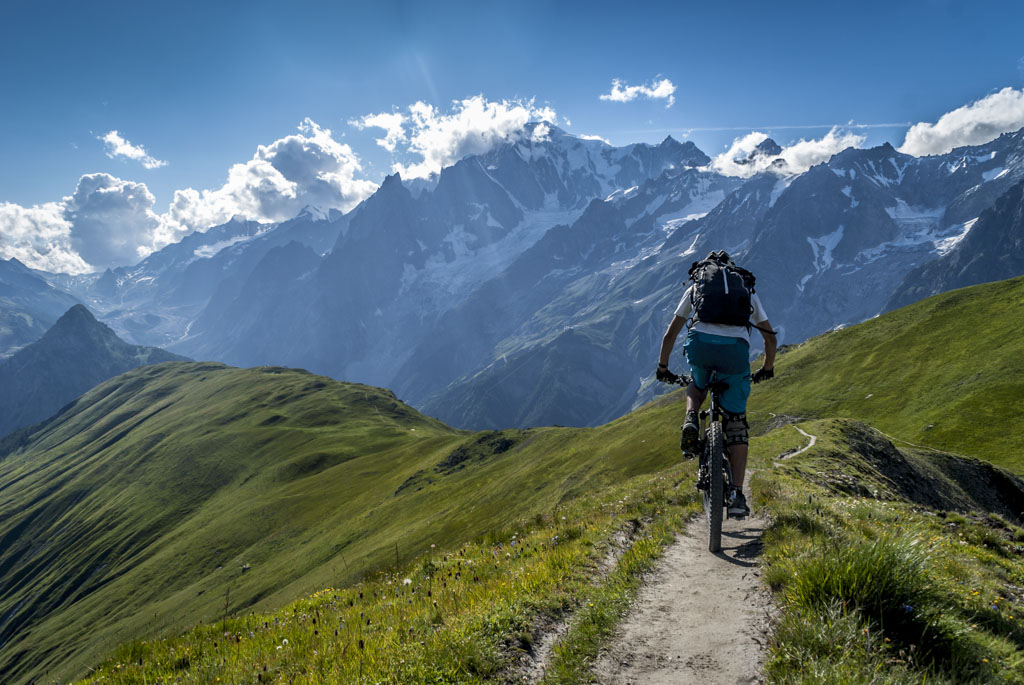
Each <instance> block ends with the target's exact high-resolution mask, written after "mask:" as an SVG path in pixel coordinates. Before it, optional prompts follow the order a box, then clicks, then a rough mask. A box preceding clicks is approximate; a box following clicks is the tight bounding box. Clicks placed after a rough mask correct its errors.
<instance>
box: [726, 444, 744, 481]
mask: <svg viewBox="0 0 1024 685" xmlns="http://www.w3.org/2000/svg"><path fill="white" fill-rule="evenodd" d="M727 451H728V452H729V464H730V465H731V466H732V478H733V483H734V484H735V485H736V486H737V487H741V488H742V487H743V476H744V475H746V472H747V453H748V446H747V445H746V444H737V445H729V449H728V450H727Z"/></svg>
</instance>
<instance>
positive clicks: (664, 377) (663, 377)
mask: <svg viewBox="0 0 1024 685" xmlns="http://www.w3.org/2000/svg"><path fill="white" fill-rule="evenodd" d="M655 377H656V378H657V379H658V380H659V381H661V382H662V383H675V382H676V381H678V380H679V376H677V375H675V374H674V373H672V372H671V371H669V370H668V367H667V366H661V365H660V364H659V365H658V372H657V373H656V374H655Z"/></svg>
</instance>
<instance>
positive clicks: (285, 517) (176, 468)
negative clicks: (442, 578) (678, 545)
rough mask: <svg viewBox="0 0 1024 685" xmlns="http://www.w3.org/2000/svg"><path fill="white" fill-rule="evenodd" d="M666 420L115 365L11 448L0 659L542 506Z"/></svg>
mask: <svg viewBox="0 0 1024 685" xmlns="http://www.w3.org/2000/svg"><path fill="white" fill-rule="evenodd" d="M677 421H678V406H677V405H675V404H674V401H672V400H669V401H664V402H661V403H658V404H656V405H654V406H651V407H649V408H647V409H646V410H644V411H642V412H638V413H636V414H632V415H630V416H627V417H624V418H623V419H620V420H618V421H616V422H613V423H611V424H608V425H607V426H603V427H601V428H597V429H586V430H583V429H561V428H549V429H537V430H532V431H510V432H506V433H501V434H488V433H485V434H476V435H474V434H469V433H465V432H461V431H454V430H452V429H450V428H448V427H446V426H444V425H443V424H440V423H439V422H437V421H435V420H433V419H429V418H427V417H424V416H422V415H420V414H418V413H417V412H415V411H414V410H412V409H410V408H408V407H407V406H405V405H403V404H401V403H399V402H397V401H396V400H395V399H394V398H393V397H392V396H391V395H390V394H389V393H387V392H386V391H381V390H377V389H374V388H369V387H366V386H358V385H350V384H344V383H337V382H334V381H331V380H330V379H326V378H322V377H317V376H313V375H310V374H308V373H305V372H302V371H293V370H284V369H266V368H265V369H250V370H241V369H233V368H230V367H225V366H221V365H217V364H165V365H158V366H154V367H147V368H143V369H138V370H136V371H133V372H130V373H128V374H125V375H123V376H119V377H117V378H115V379H113V380H111V381H109V382H108V383H106V384H104V385H102V386H99V387H98V388H96V389H94V390H93V391H92V392H90V393H89V394H87V395H86V396H84V397H83V398H82V399H80V400H79V401H78V402H77V403H76V404H75V405H73V406H72V407H70V408H69V409H67V410H66V411H65V412H63V413H62V414H61V415H59V416H57V417H55V418H54V419H53V420H51V421H49V422H48V423H46V424H42V425H41V426H40V427H38V428H37V429H35V431H34V432H32V433H30V434H28V435H19V436H18V439H19V440H20V441H21V442H22V443H24V444H21V445H20V446H18V445H13V444H12V443H10V442H9V443H7V444H6V446H5V448H6V449H7V450H11V449H12V448H16V449H14V451H13V452H11V453H10V454H8V455H7V456H6V457H5V458H4V459H3V460H2V461H0V540H2V541H3V545H4V548H5V554H4V559H3V561H0V617H2V620H3V624H2V625H0V631H2V633H0V634H2V636H3V638H2V639H3V647H2V650H0V673H3V674H4V677H3V679H4V680H23V679H26V678H28V677H32V676H39V675H41V674H44V673H45V674H46V675H47V676H52V677H57V676H62V677H66V676H67V675H68V674H73V673H81V672H82V670H83V669H84V668H86V667H87V666H88V665H90V664H94V663H95V662H96V661H98V660H99V658H100V657H101V656H102V655H103V654H105V653H106V652H108V651H109V650H110V649H112V648H113V647H114V646H115V645H116V644H118V643H120V642H123V641H125V640H128V639H131V638H134V637H140V636H148V635H153V634H160V633H166V632H172V631H175V630H179V629H181V628H182V627H184V626H187V625H191V624H194V623H195V622H197V621H199V620H210V619H214V618H217V617H219V616H220V615H221V614H222V613H223V612H224V609H225V606H227V609H228V610H229V611H232V612H235V611H239V610H241V609H244V608H246V607H250V606H256V607H259V608H263V609H267V608H273V607H277V606H281V605H282V604H284V603H285V602H286V601H290V600H292V599H294V598H295V597H296V596H300V595H302V594H304V593H307V592H310V591H313V590H315V589H318V588H321V587H326V586H332V585H333V586H338V585H343V584H347V583H350V582H352V581H354V580H357V579H358V578H360V577H362V576H363V575H364V574H366V573H368V572H370V571H373V570H376V569H381V568H386V567H388V566H394V564H395V561H396V546H397V555H398V558H399V560H400V561H402V562H405V561H407V560H408V559H409V558H411V557H412V556H414V555H416V554H419V553H422V552H423V551H425V550H427V549H429V548H430V545H432V544H436V545H437V546H438V547H441V548H450V547H454V546H456V545H458V544H461V543H463V542H465V541H466V540H468V539H472V538H474V537H476V536H478V535H481V534H483V533H485V532H488V531H492V530H495V529H500V528H503V527H505V526H507V525H509V523H510V522H511V521H515V520H517V519H518V518H519V517H523V516H530V515H533V514H536V513H543V512H549V511H550V510H551V508H552V507H554V506H556V505H558V503H559V502H561V501H563V500H566V499H569V498H572V497H574V496H576V495H579V494H581V493H586V492H589V491H593V490H599V489H602V488H605V487H606V486H608V485H609V484H612V483H618V482H621V481H622V480H624V479H626V478H629V477H632V476H634V475H636V474H641V473H650V472H653V471H657V470H660V469H662V468H664V467H666V466H667V465H669V464H670V463H672V462H673V461H675V460H676V452H675V450H674V449H673V443H674V442H675V436H674V431H666V430H664V426H665V425H673V424H675V423H676V422H677ZM457 448H459V449H457ZM439 465H444V466H443V467H439ZM403 485H404V487H403ZM243 564H249V565H250V566H251V570H250V571H248V572H246V573H244V574H243V573H242V571H241V567H242V565H243Z"/></svg>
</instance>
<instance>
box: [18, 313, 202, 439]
mask: <svg viewBox="0 0 1024 685" xmlns="http://www.w3.org/2000/svg"><path fill="white" fill-rule="evenodd" d="M171 361H186V359H185V357H181V356H178V355H176V354H171V353H170V352H166V351H164V350H161V349H160V348H157V347H142V346H139V345H129V344H128V343H126V342H124V341H123V340H121V339H120V338H118V337H117V335H115V334H114V332H113V331H112V330H110V328H109V327H107V325H106V324H103V323H100V322H99V321H97V320H96V319H95V318H94V317H93V315H92V314H91V313H90V312H89V310H88V309H86V308H85V306H84V305H80V304H76V305H75V306H73V307H71V308H70V309H68V310H67V311H66V312H65V313H64V315H63V316H61V317H60V318H59V319H58V320H57V321H56V323H54V324H53V326H51V327H50V328H49V329H48V330H47V331H46V333H45V334H44V335H43V336H42V337H41V338H40V339H39V340H36V341H35V342H33V343H32V344H31V345H27V346H25V347H24V348H22V349H21V350H19V351H18V352H16V353H15V354H13V355H12V356H11V357H9V358H7V359H4V360H0V388H3V390H4V391H3V394H2V395H0V437H3V436H5V435H7V434H8V433H9V432H10V431H12V430H14V429H16V428H20V427H23V426H29V425H31V424H33V423H36V422H37V421H42V420H43V419H45V418H47V417H49V416H50V415H52V414H54V413H56V412H57V410H59V409H60V408H61V407H63V406H64V405H65V404H67V403H68V402H70V401H71V400H73V399H75V398H76V397H78V396H79V395H81V394H82V393H84V392H85V391H87V390H89V389H90V388H92V387H93V386H94V385H97V384H99V383H102V382H103V381H105V380H107V379H109V378H113V377H114V376H116V375H118V374H120V373H124V372H125V371H129V370H131V369H134V368H136V367H138V366H143V365H146V364H158V363H161V362H171Z"/></svg>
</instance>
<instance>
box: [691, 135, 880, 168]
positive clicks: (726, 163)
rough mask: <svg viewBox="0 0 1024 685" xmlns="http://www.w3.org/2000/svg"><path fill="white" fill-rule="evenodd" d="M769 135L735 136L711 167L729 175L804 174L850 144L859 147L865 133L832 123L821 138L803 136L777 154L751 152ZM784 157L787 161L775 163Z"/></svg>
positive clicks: (712, 161) (712, 162)
mask: <svg viewBox="0 0 1024 685" xmlns="http://www.w3.org/2000/svg"><path fill="white" fill-rule="evenodd" d="M767 139H768V135H767V134H766V133H762V132H760V131H754V132H751V133H748V134H747V135H745V136H743V137H741V138H736V139H735V140H734V141H733V142H732V145H731V146H730V147H729V149H728V150H726V151H725V152H723V153H722V154H720V155H718V156H717V157H715V158H714V159H713V160H711V164H710V167H711V168H712V169H713V170H715V171H717V172H719V173H721V174H725V175H726V176H741V177H744V178H746V177H750V176H753V175H754V174H756V173H759V172H762V171H767V170H769V169H771V170H773V171H776V172H778V173H782V174H787V175H789V174H802V173H803V172H805V171H807V170H808V169H810V168H811V167H812V166H814V165H815V164H820V163H821V162H826V161H828V160H829V158H831V157H832V155H834V154H836V153H838V152H842V151H843V150H845V149H846V148H848V147H859V146H860V145H861V144H863V143H864V140H865V137H864V136H861V135H857V134H855V133H850V132H849V131H841V130H839V128H838V127H833V128H832V130H830V131H829V132H828V133H827V134H825V136H823V137H822V138H818V139H812V140H804V139H803V138H801V139H800V140H799V141H797V142H796V143H793V144H792V145H790V146H788V147H784V148H782V152H781V153H779V154H778V155H753V156H751V155H752V153H753V152H754V150H755V148H757V146H758V145H760V144H761V143H763V142H764V141H765V140H767ZM779 158H781V159H782V160H783V162H784V163H785V164H784V165H782V166H781V167H780V166H777V165H773V162H774V161H775V160H776V159H779Z"/></svg>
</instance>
